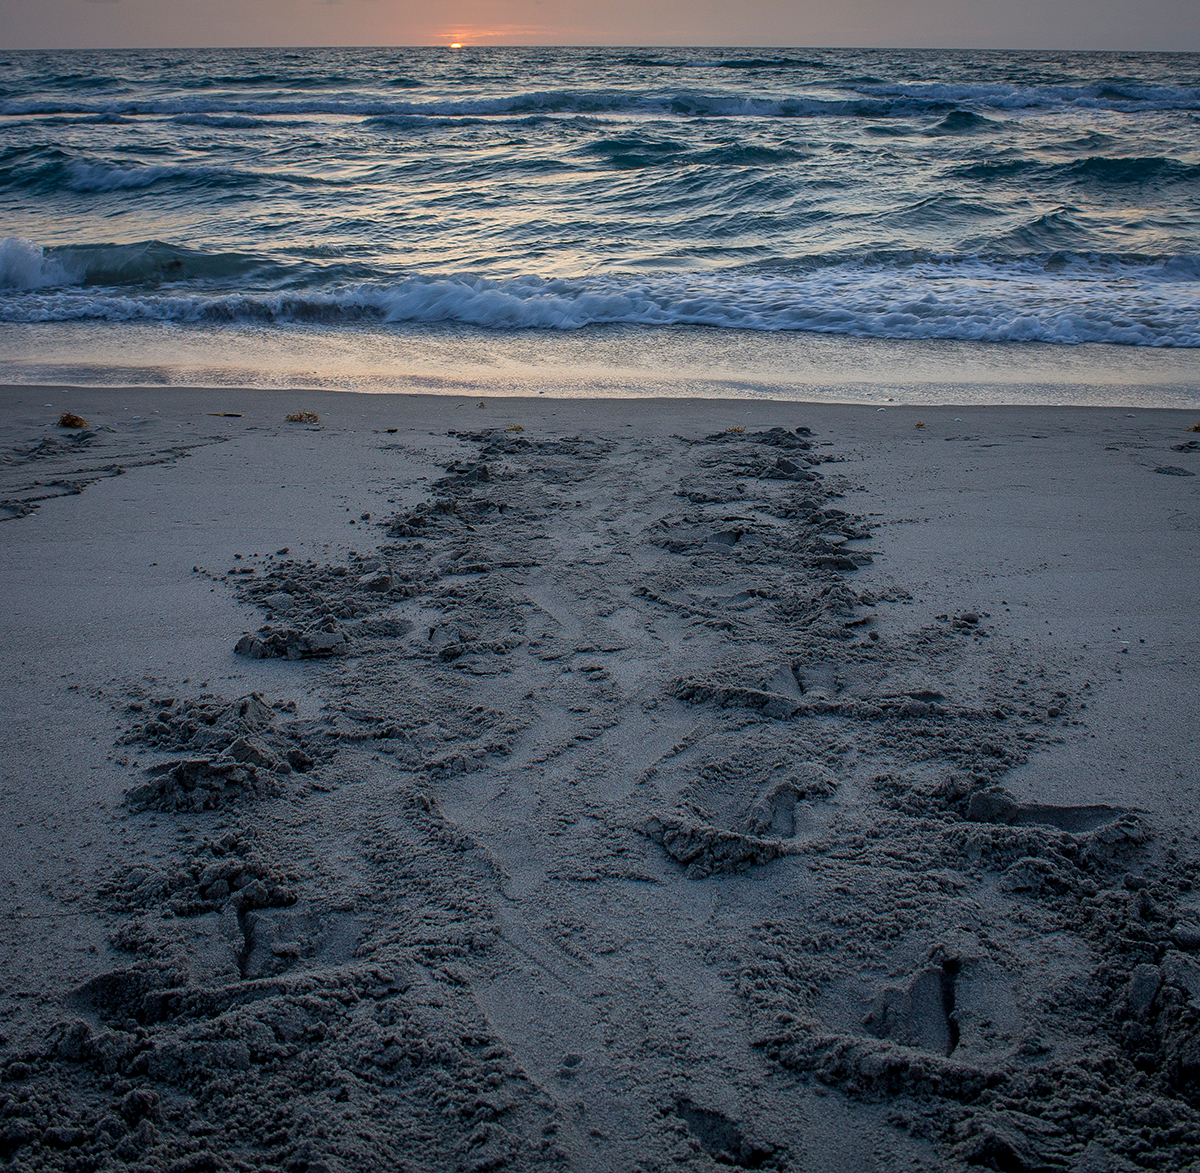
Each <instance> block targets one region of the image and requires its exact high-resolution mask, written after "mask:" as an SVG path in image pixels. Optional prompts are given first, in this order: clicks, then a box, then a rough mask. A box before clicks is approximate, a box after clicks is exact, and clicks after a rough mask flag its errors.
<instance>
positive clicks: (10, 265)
mask: <svg viewBox="0 0 1200 1173" xmlns="http://www.w3.org/2000/svg"><path fill="white" fill-rule="evenodd" d="M71 280H72V278H71V276H70V274H68V272H67V271H66V269H65V268H64V267H63V265H62V263H61V262H60V261H58V260H55V259H53V258H48V257H47V256H46V251H45V249H43V248H42V246H41V245H40V244H34V242H33V241H32V240H22V239H21V238H20V237H16V236H10V237H7V238H6V239H4V240H0V289H46V288H48V287H50V286H54V285H66V284H68V283H69V282H70V281H71Z"/></svg>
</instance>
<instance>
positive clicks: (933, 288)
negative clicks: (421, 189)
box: [0, 258, 1200, 347]
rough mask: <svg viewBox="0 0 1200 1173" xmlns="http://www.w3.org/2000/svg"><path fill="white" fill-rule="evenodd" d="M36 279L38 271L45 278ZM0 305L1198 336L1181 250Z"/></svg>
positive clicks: (1147, 342)
mask: <svg viewBox="0 0 1200 1173" xmlns="http://www.w3.org/2000/svg"><path fill="white" fill-rule="evenodd" d="M46 284H49V282H46ZM26 288H27V289H29V290H30V292H29V293H28V294H26V295H25V296H23V297H16V298H9V299H6V301H5V302H4V303H2V304H0V320H2V321H10V322H11V321H22V322H34V321H76V320H104V321H138V320H161V321H179V322H214V321H216V322H229V323H236V322H239V321H241V322H264V321H266V322H270V321H320V322H325V323H328V324H332V325H338V324H350V323H353V322H355V321H362V320H364V319H370V320H383V321H385V322H391V323H396V324H400V323H436V322H457V323H464V324H469V325H473V326H478V327H482V328H486V329H502V330H512V329H535V330H536V329H540V330H577V329H581V328H583V327H586V326H603V325H614V324H636V325H643V326H655V327H667V326H675V325H692V326H697V325H698V326H714V327H726V328H733V329H742V330H764V331H780V330H800V331H813V332H817V333H826V334H849V335H857V336H864V337H867V336H869V337H878V338H910V339H929V338H935V339H963V340H974V341H985V342H1053V343H1066V344H1074V343H1083V342H1101V343H1115V344H1122V345H1130V346H1176V347H1200V277H1198V274H1197V264H1196V260H1195V258H1177V259H1173V260H1172V261H1170V262H1166V263H1164V262H1157V263H1153V264H1142V265H1128V264H1120V263H1105V262H1100V263H1092V262H1088V261H1086V260H1084V259H1079V260H1077V261H1076V262H1074V263H1069V264H1060V265H1056V266H1054V267H1052V268H1048V267H1047V266H1045V265H1044V264H1043V263H1041V262H1038V261H1034V260H1030V261H1027V262H1003V263H994V262H989V261H988V260H986V259H984V258H975V259H970V258H968V259H962V258H956V259H947V260H943V261H929V262H919V263H915V264H905V265H896V264H866V265H863V264H857V263H855V264H843V265H832V266H827V267H825V268H821V269H817V270H815V271H813V272H810V273H807V274H801V275H795V276H786V277H785V276H756V275H752V274H746V273H737V272H729V273H724V274H720V273H717V274H705V275H703V276H689V277H679V276H674V275H670V274H659V275H654V276H646V277H641V278H630V277H591V278H578V279H557V280H543V279H540V278H537V277H520V278H511V279H508V280H493V279H486V278H477V277H471V276H466V275H457V276H445V277H422V278H413V279H409V280H406V281H402V282H399V283H397V284H395V285H391V286H387V285H373V286H368V285H360V286H354V287H348V288H340V289H328V290H324V291H316V290H312V291H308V292H306V293H304V294H293V293H256V292H230V293H219V294H218V293H214V294H209V295H201V294H191V295H182V294H181V295H174V294H170V295H167V294H146V293H118V292H116V291H114V290H99V289H94V288H87V289H82V290H61V291H57V292H54V293H49V292H37V290H38V288H39V287H38V286H34V285H30V286H26Z"/></svg>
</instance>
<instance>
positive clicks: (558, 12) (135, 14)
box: [0, 0, 1200, 52]
mask: <svg viewBox="0 0 1200 1173" xmlns="http://www.w3.org/2000/svg"><path fill="white" fill-rule="evenodd" d="M451 41H461V42H463V43H464V44H492V45H495V44H510V45H534V44H542V45H763V46H769V45H773V46H785V45H797V46H803V45H808V46H825V45H867V46H885V45H893V46H936V47H944V46H957V47H964V48H1028V49H1165V50H1176V51H1178V50H1184V51H1190V52H1196V51H1200V0H836V2H831V0H442V2H440V3H439V2H436V0H435V2H430V0H0V46H2V47H4V48H10V49H11V48H111V47H124V46H129V47H134V46H137V47H141V46H154V47H159V46H161V47H167V46H169V47H182V46H216V45H444V44H447V43H449V42H451Z"/></svg>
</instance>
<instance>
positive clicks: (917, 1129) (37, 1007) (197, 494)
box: [0, 387, 1200, 1173]
mask: <svg viewBox="0 0 1200 1173" xmlns="http://www.w3.org/2000/svg"><path fill="white" fill-rule="evenodd" d="M68 410H69V411H72V412H76V413H78V414H79V415H80V416H81V417H83V418H84V419H85V420H86V421H87V425H86V427H85V428H83V429H79V428H76V429H68V428H60V427H57V426H56V423H55V422H56V421H57V420H58V418H59V414H60V413H61V412H63V411H68ZM306 412H307V413H312V415H313V417H315V418H313V419H311V420H309V421H305V420H300V421H297V422H285V418H284V417H285V416H286V415H287V414H289V413H306ZM1198 422H1200V416H1197V414H1196V413H1195V412H1186V411H1172V410H1135V409H1133V408H1095V407H1093V408H1082V407H1070V408H1052V407H1033V406H1021V407H977V406H972V407H961V408H955V407H930V406H921V407H903V406H889V407H888V408H886V409H880V408H877V407H876V406H868V405H839V404H829V403H820V404H807V403H796V402H772V401H769V400H756V401H748V400H719V399H681V398H672V399H633V398H625V399H612V400H604V399H570V400H568V399H558V398H553V397H550V396H537V397H527V398H499V397H496V398H493V397H491V396H489V395H487V394H484V395H483V396H482V398H481V397H480V392H479V391H478V389H477V388H472V389H471V390H470V393H469V394H463V395H455V394H442V395H436V396H420V395H393V394H375V395H356V394H347V393H336V392H330V391H294V390H289V391H262V390H258V391H255V390H238V389H235V388H221V389H217V390H204V389H186V388H176V387H172V388H170V389H169V390H156V389H153V388H137V389H132V390H122V389H113V388H99V389H83V388H66V389H64V388H62V387H8V388H4V389H3V390H2V391H0V453H2V456H0V518H3V519H4V520H3V521H2V523H0V543H3V555H2V556H0V591H2V593H3V598H4V601H5V612H4V614H5V622H4V639H5V643H6V645H7V651H6V655H5V656H4V658H3V664H2V676H0V689H2V695H3V702H2V703H3V711H4V713H5V720H4V722H3V723H2V725H0V754H2V759H3V766H2V767H0V768H2V771H3V798H4V807H3V809H4V812H5V819H4V830H3V852H2V856H0V858H2V859H3V873H2V877H0V878H2V880H3V883H4V884H5V886H6V888H7V891H8V900H7V902H6V907H5V915H4V917H3V918H2V919H0V932H2V934H3V936H2V938H0V1018H2V1022H0V1032H2V1036H3V1038H2V1048H0V1109H2V1115H3V1117H4V1119H3V1120H2V1121H0V1157H2V1158H3V1159H4V1160H6V1161H8V1162H9V1163H10V1164H11V1166H12V1167H14V1168H22V1169H25V1168H28V1169H47V1170H51V1169H54V1170H57V1169H61V1170H72V1171H75V1170H79V1171H83V1170H99V1169H124V1168H129V1169H140V1170H142V1169H144V1170H163V1171H167V1170H170V1171H172V1173H199V1171H202V1170H217V1169H220V1170H256V1171H257V1170H262V1171H266V1170H285V1171H287V1173H350V1171H357V1170H367V1169H404V1170H413V1171H422V1173H425V1171H428V1173H443V1171H447V1170H464V1171H465V1170H472V1171H483V1170H492V1169H511V1170H527V1169H528V1170H532V1169H563V1170H571V1171H575V1170H579V1171H587V1173H625V1171H629V1173H633V1171H638V1173H652V1171H654V1173H657V1171H665V1170H669V1169H686V1170H697V1171H705V1170H716V1169H721V1168H729V1167H742V1168H760V1169H775V1170H791V1171H800V1170H803V1171H808V1173H840V1171H843V1170H844V1171H846V1173H868V1171H871V1173H874V1171H879V1173H885V1171H886V1173H899V1171H901V1170H904V1171H915V1170H927V1171H940V1170H963V1169H970V1168H982V1169H992V1170H1004V1171H1015V1173H1021V1171H1034V1170H1072V1171H1079V1173H1120V1171H1126V1173H1128V1171H1130V1170H1136V1169H1154V1170H1183V1169H1189V1168H1192V1167H1193V1165H1194V1163H1195V1162H1196V1161H1197V1160H1198V1159H1200V895H1197V889H1196V887H1195V885H1197V884H1200V878H1198V873H1200V845H1198V844H1197V842H1196V825H1197V820H1196V809H1197V792H1196V785H1197V778H1198V777H1200V772H1198V767H1200V746H1198V741H1197V730H1198V728H1200V720H1198V718H1200V713H1198V709H1200V690H1198V689H1197V686H1196V669H1197V664H1200V628H1198V627H1197V624H1196V622H1195V589H1196V588H1195V584H1196V581H1197V580H1196V572H1197V554H1198V549H1200V480H1198V479H1196V474H1197V473H1200V435H1197V434H1195V433H1193V432H1189V430H1188V429H1189V428H1191V427H1193V425H1196V424H1197V423H1198Z"/></svg>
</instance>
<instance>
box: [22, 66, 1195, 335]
mask: <svg viewBox="0 0 1200 1173" xmlns="http://www.w3.org/2000/svg"><path fill="white" fill-rule="evenodd" d="M0 219H2V221H3V227H0V238H3V239H2V240H0V328H4V327H16V326H23V327H30V328H32V327H35V326H50V325H52V324H66V323H75V324H80V323H83V324H88V327H89V328H88V329H87V331H86V336H87V337H88V338H89V339H92V340H93V342H91V343H89V345H91V346H94V345H95V342H94V340H95V339H96V338H97V337H100V338H103V336H104V334H103V331H104V329H105V328H111V329H113V330H116V329H119V328H122V327H129V326H130V325H131V324H137V323H142V324H145V323H174V324H178V325H182V326H188V327H195V328H203V330H204V331H205V332H206V334H207V336H210V337H211V336H212V335H213V334H214V332H215V333H217V334H220V332H222V331H225V332H237V331H245V330H247V329H250V330H253V331H255V332H261V331H264V330H267V331H271V330H276V329H286V328H289V327H296V326H303V327H305V328H306V330H307V331H308V332H309V335H310V336H311V333H312V332H313V331H321V332H332V333H334V334H337V335H338V337H339V339H340V341H338V342H337V344H336V345H338V346H343V347H344V346H347V345H349V341H348V340H349V338H351V337H352V336H353V335H354V333H355V332H359V333H364V334H370V335H371V336H372V337H373V338H377V337H378V336H379V334H380V332H382V333H383V334H384V335H387V334H388V332H403V331H407V332H408V333H409V335H411V333H412V331H413V330H420V329H421V328H426V327H435V328H443V329H444V328H446V327H448V326H452V327H462V328H466V329H469V330H475V331H479V330H482V331H490V332H500V333H503V334H505V335H506V336H509V335H511V333H512V332H513V331H528V332H538V333H540V334H541V335H542V336H549V335H552V334H553V335H561V334H562V333H563V332H565V331H580V330H587V331H588V332H589V333H591V334H594V333H595V331H597V330H600V331H603V330H606V329H610V330H611V329H613V328H619V329H620V330H621V331H622V332H623V333H624V334H625V335H628V333H629V331H635V332H638V333H641V332H650V333H653V332H661V331H672V330H678V329H680V328H696V327H707V328H717V329H721V330H732V331H739V332H744V331H750V332H759V333H781V332H791V333H807V334H824V335H842V336H847V337H857V338H865V339H907V340H941V341H950V342H973V343H994V344H998V345H1000V346H1005V345H1013V344H1024V343H1046V344H1052V345H1055V346H1060V345H1061V346H1071V345H1075V344H1081V343H1088V344H1100V345H1103V346H1113V347H1150V348H1195V347H1197V346H1200V55H1195V54H1190V55H1189V54H1179V55H1168V54H1103V53H1035V52H975V53H968V52H950V51H879V50H788V51H784V50H770V51H762V50H744V49H738V50H716V49H672V50H664V49H646V50H627V49H603V50H602V49H592V48H586V49H583V48H581V49H512V48H488V49H465V50H460V51H452V50H447V49H400V50H395V49H389V50H383V49H370V50H346V49H328V50H271V51H264V50H242V51H230V50H220V51H189V52H162V51H128V52H104V53H90V52H70V53H67V52H55V53H31V52H22V53H8V54H3V55H0ZM47 336H49V335H47ZM231 336H232V335H231ZM5 337H9V338H12V337H16V335H14V334H12V333H11V332H9V333H7V334H6V335H5ZM20 337H22V338H24V339H26V340H28V338H29V337H30V335H29V334H28V331H27V330H22V331H21V332H20ZM54 337H56V338H61V337H63V335H62V334H61V332H59V333H56V334H55V335H54ZM372 345H376V343H372Z"/></svg>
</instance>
